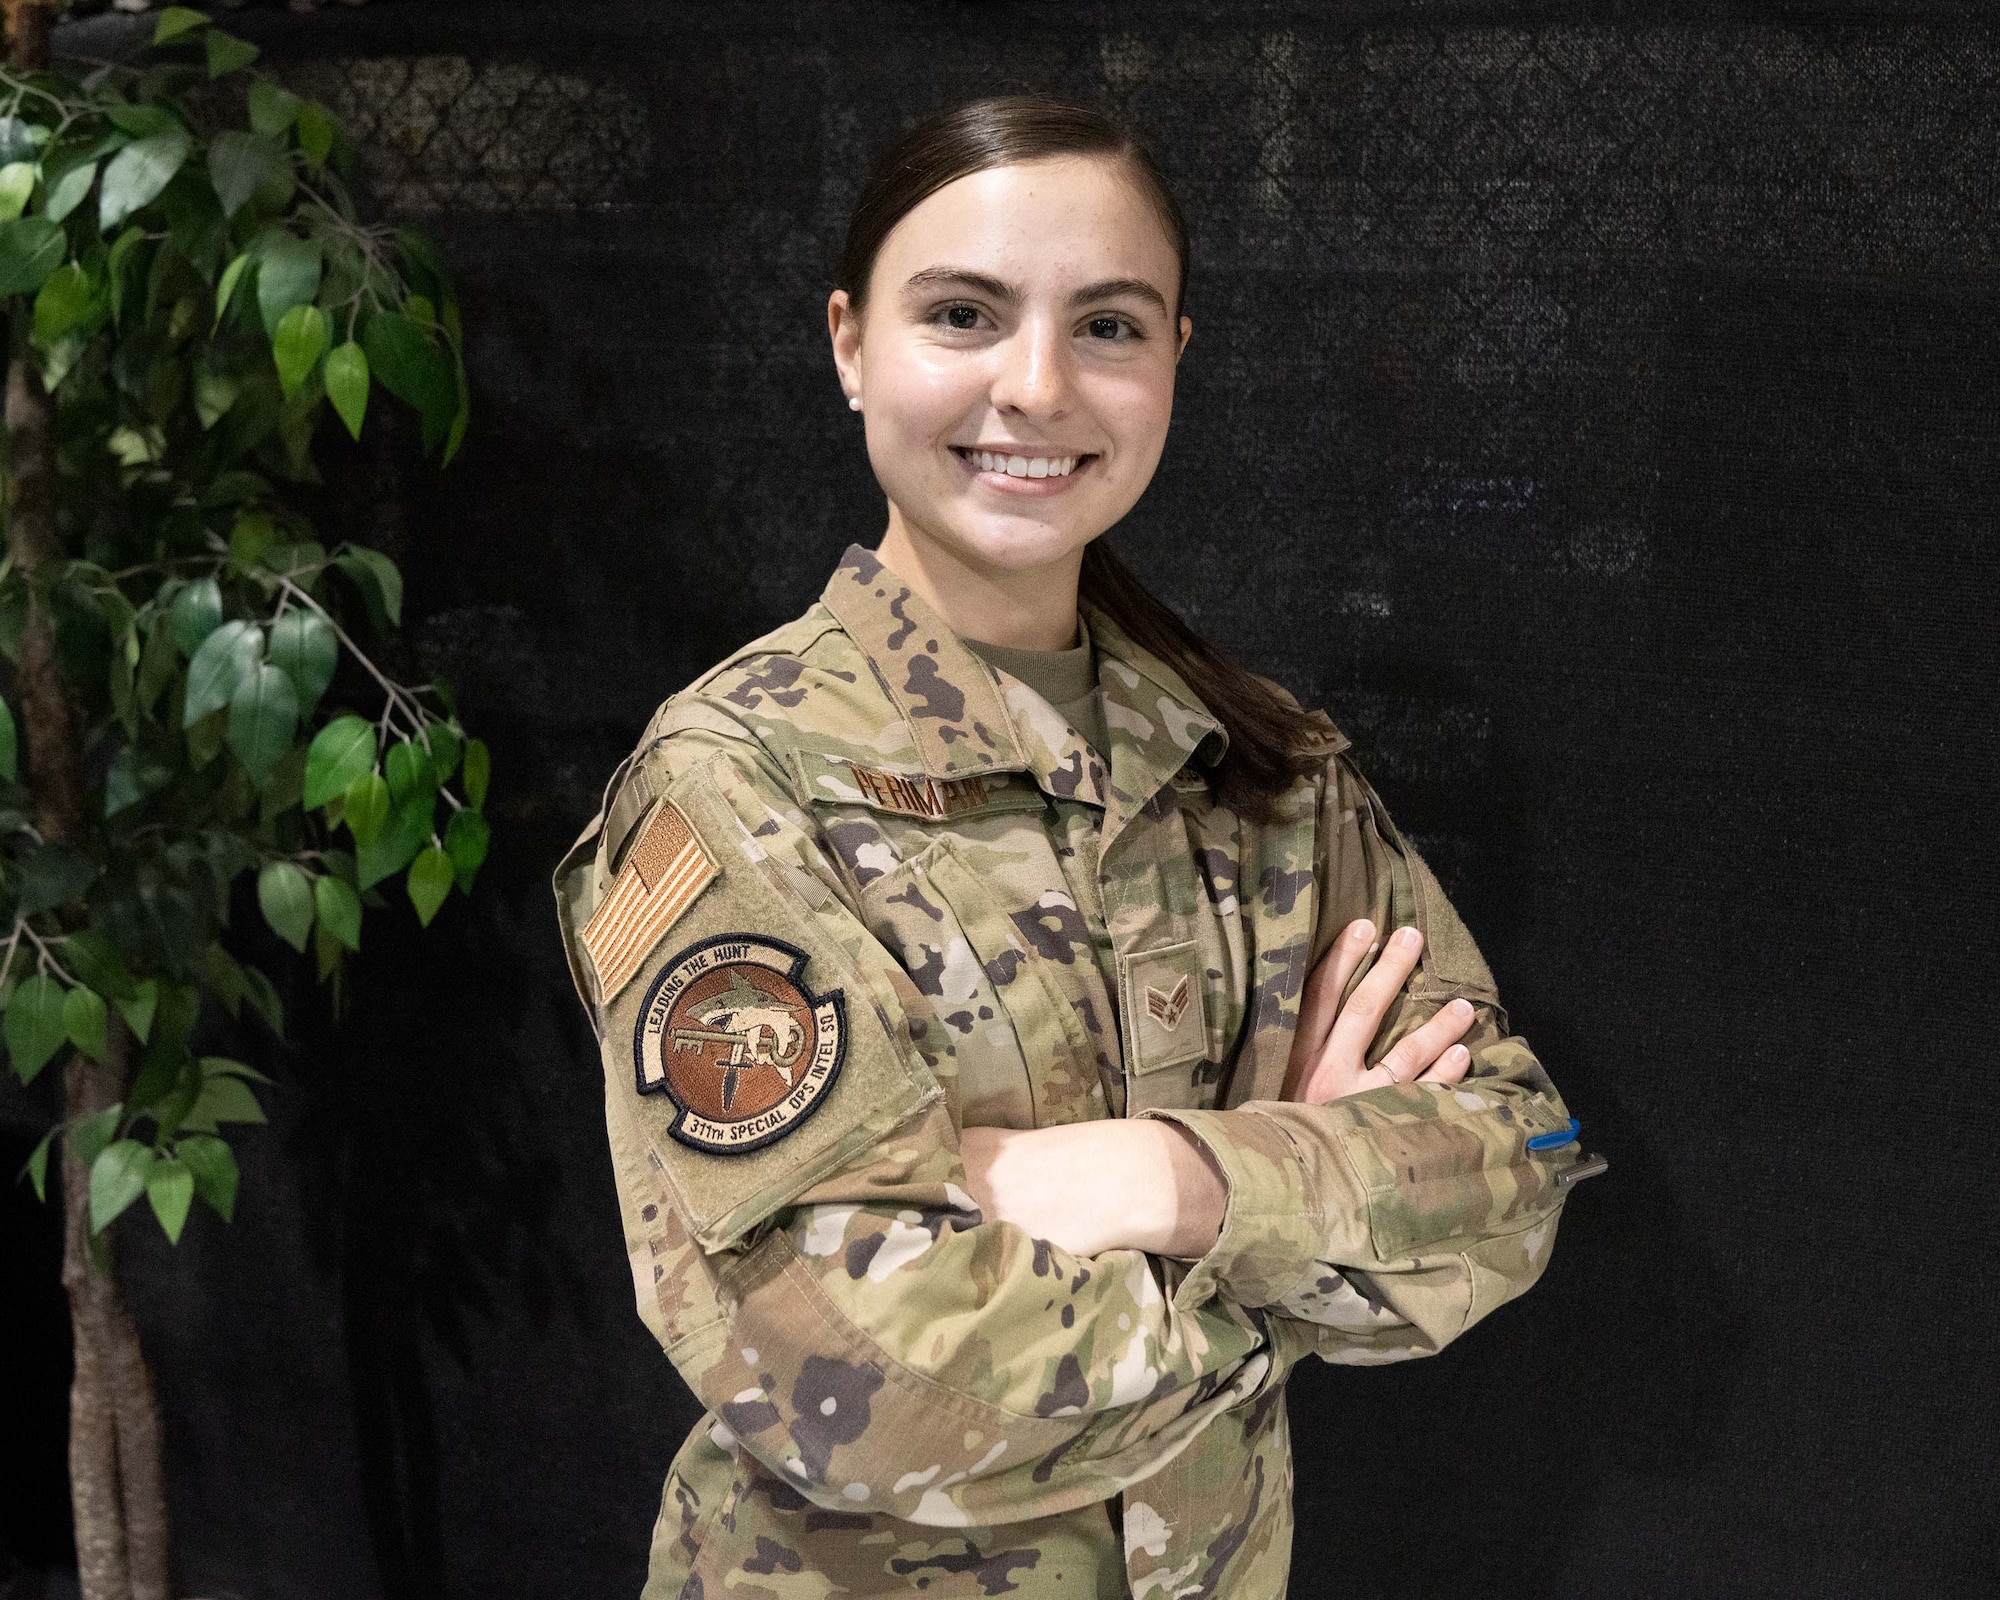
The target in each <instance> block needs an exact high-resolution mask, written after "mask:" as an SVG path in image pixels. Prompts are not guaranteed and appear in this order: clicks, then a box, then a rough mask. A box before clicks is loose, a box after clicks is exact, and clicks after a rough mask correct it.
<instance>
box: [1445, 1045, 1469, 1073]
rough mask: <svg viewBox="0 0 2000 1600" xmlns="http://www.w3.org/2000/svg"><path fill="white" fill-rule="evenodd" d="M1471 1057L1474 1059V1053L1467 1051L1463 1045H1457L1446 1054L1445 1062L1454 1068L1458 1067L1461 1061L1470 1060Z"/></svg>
mask: <svg viewBox="0 0 2000 1600" xmlns="http://www.w3.org/2000/svg"><path fill="white" fill-rule="evenodd" d="M1471 1057H1472V1052H1471V1051H1470V1050H1468V1049H1466V1048H1465V1046H1464V1045H1462V1044H1455V1045H1453V1046H1452V1047H1451V1048H1450V1049H1449V1050H1447V1051H1445V1053H1444V1059H1445V1061H1446V1062H1447V1063H1448V1064H1449V1065H1451V1066H1454V1067H1455V1066H1457V1065H1458V1064H1459V1062H1461V1061H1467V1060H1470V1059H1471Z"/></svg>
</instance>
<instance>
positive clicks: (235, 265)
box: [215, 250, 250, 328]
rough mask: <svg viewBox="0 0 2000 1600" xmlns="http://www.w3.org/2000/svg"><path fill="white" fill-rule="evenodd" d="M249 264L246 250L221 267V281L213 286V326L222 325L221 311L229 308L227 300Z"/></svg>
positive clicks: (232, 294)
mask: <svg viewBox="0 0 2000 1600" xmlns="http://www.w3.org/2000/svg"><path fill="white" fill-rule="evenodd" d="M249 266H250V253H249V252H248V251H247V250H246V251H245V252H244V253H243V254H242V255H240V256H238V257H237V258H236V259H235V260H234V261H232V262H230V263H229V265H228V266H227V267H225V268H224V269H223V272H222V281H221V282H220V283H218V284H217V285H216V286H215V326H216V327H218V328H219V327H221V326H222V313H223V312H225V311H227V310H228V309H229V302H230V299H231V297H232V296H234V295H235V293H236V286H237V284H239V283H241V282H242V281H243V274H244V272H245V271H246V270H247V269H248V268H249Z"/></svg>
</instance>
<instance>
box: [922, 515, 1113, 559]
mask: <svg viewBox="0 0 2000 1600" xmlns="http://www.w3.org/2000/svg"><path fill="white" fill-rule="evenodd" d="M949 537H950V539H951V542H952V543H953V544H954V545H955V546H956V547H957V548H958V551H959V553H960V555H961V557H963V558H964V559H967V560H970V561H975V562H978V563H980V564H982V565H985V566H990V567H1004V568H1008V569H1010V570H1015V571H1018V570H1021V569H1024V568H1032V567H1045V566H1048V565H1049V564H1050V563H1051V562H1056V561H1061V560H1063V559H1064V558H1066V557H1068V556H1070V555H1072V554H1074V553H1075V552H1076V551H1078V550H1081V549H1082V548H1083V547H1084V546H1085V545H1087V544H1088V543H1090V541H1091V540H1092V539H1093V538H1095V537H1096V534H1094V533H1075V532H1072V531H1071V530H1069V529H1067V528H1051V527H1049V526H1047V525H1046V524H1044V525H1039V526H1038V525H1036V524H1033V523H1030V522H1027V521H1026V520H1019V521H1014V522H1011V523H1008V522H1003V523H1000V524H999V525H997V526H996V525H994V524H991V523H987V524H982V525H981V526H978V527H974V528H953V529H951V531H950V534H949Z"/></svg>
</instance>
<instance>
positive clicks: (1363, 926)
mask: <svg viewBox="0 0 2000 1600" xmlns="http://www.w3.org/2000/svg"><path fill="white" fill-rule="evenodd" d="M1347 936H1348V937H1349V938H1350V939H1372V938H1374V937H1375V924H1374V923H1372V922H1370V921H1369V920H1368V919H1367V918H1366V917H1363V918H1361V919H1360V920H1359V921H1358V922H1350V923H1349V924H1348V925H1347Z"/></svg>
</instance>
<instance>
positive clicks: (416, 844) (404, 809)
mask: <svg viewBox="0 0 2000 1600" xmlns="http://www.w3.org/2000/svg"><path fill="white" fill-rule="evenodd" d="M436 806H437V800H436V797H435V796H432V795H419V796H416V797H415V798H413V799H412V800H411V801H410V802H409V803H408V804H406V805H400V806H397V807H396V808H395V810H394V811H392V812H391V813H390V816H389V825H388V826H387V827H386V828H384V829H383V830H382V832H381V834H380V835H379V836H378V837H377V838H376V840H375V842H374V843H373V844H371V845H365V846H362V847H361V848H359V849H358V850H356V852H355V856H354V875H355V878H356V879H357V880H358V881H359V883H360V886H361V887H362V888H363V889H368V888H372V887H374V885H376V884H378V883H380V882H381V881H382V880H383V879H384V878H386V877H388V876H390V874H392V873H395V872H400V871H401V870H402V868H403V867H404V865H405V864H407V863H408V862H409V860H410V858H411V857H413V856H414V855H416V853H417V852H418V851H419V850H421V849H422V848H423V847H424V844H425V842H426V841H427V840H428V839H429V838H430V836H431V819H432V814H433V812H434V811H435V809H436Z"/></svg>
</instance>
